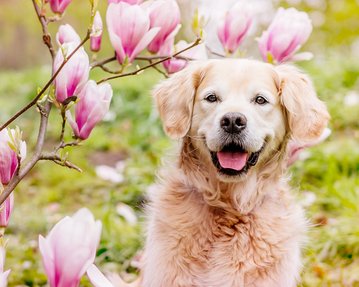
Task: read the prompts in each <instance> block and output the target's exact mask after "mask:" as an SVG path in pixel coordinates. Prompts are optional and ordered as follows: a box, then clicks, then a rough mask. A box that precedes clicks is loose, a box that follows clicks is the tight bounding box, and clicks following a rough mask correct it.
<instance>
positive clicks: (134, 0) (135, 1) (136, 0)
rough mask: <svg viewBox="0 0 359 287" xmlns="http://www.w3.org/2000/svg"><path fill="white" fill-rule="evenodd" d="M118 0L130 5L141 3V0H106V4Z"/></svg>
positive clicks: (117, 1) (117, 0)
mask: <svg viewBox="0 0 359 287" xmlns="http://www.w3.org/2000/svg"><path fill="white" fill-rule="evenodd" d="M119 2H126V3H128V4H130V5H135V4H141V3H142V2H143V0H108V4H110V3H119Z"/></svg>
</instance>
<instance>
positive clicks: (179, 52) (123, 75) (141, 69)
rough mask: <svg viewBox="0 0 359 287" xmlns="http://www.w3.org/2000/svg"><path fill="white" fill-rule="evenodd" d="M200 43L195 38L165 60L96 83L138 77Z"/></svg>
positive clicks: (199, 40) (198, 39)
mask: <svg viewBox="0 0 359 287" xmlns="http://www.w3.org/2000/svg"><path fill="white" fill-rule="evenodd" d="M200 43H201V39H200V38H197V39H196V41H194V42H193V43H192V44H191V45H189V46H188V47H186V48H184V49H182V50H180V51H178V52H177V53H174V54H173V55H171V56H168V57H165V58H163V59H161V60H158V61H156V62H153V63H152V64H148V65H147V66H144V67H142V68H138V69H136V70H135V71H132V72H129V73H125V74H120V75H116V76H112V77H108V78H104V79H102V80H100V81H98V82H97V84H101V83H103V82H106V81H109V80H113V79H117V78H122V77H128V76H134V75H138V74H139V73H140V72H142V71H144V70H146V69H148V68H151V67H153V66H155V65H158V64H160V63H162V62H164V61H167V60H170V59H172V58H174V57H176V56H177V55H179V54H181V53H183V52H185V51H187V50H189V49H191V48H193V47H195V46H197V45H199V44H200Z"/></svg>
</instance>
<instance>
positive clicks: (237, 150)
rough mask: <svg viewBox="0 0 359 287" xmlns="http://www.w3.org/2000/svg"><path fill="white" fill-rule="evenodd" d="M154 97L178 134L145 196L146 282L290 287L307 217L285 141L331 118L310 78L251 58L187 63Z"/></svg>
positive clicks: (148, 285)
mask: <svg viewBox="0 0 359 287" xmlns="http://www.w3.org/2000/svg"><path fill="white" fill-rule="evenodd" d="M154 98H155V101H156V103H157V107H158V110H159V114H160V117H161V120H162V122H163V125H164V130H165V132H166V133H167V134H168V135H169V136H170V137H171V138H174V139H179V140H180V142H181V147H180V149H179V152H178V157H177V161H176V162H174V163H172V164H170V165H167V166H165V167H164V168H163V170H162V172H161V173H160V180H159V183H158V185H157V186H156V188H155V190H154V191H153V192H152V193H151V194H150V204H149V208H148V217H149V218H148V221H149V222H148V231H147V241H146V246H145V251H144V260H143V267H142V282H141V285H142V286H144V287H179V286H181V287H191V286H198V287H227V286H228V287H230V286H236V287H241V286H245V287H254V286H256V287H291V286H295V285H296V283H297V281H298V280H299V273H300V270H301V247H302V246H303V242H304V240H305V232H306V228H307V221H306V219H305V216H304V213H303V210H302V208H301V206H300V205H299V204H298V203H297V202H296V201H295V199H294V197H293V196H292V195H291V193H290V188H289V186H288V176H287V168H286V166H287V164H286V161H287V157H288V155H287V152H286V147H287V143H288V141H290V140H291V139H293V140H296V141H297V142H303V143H306V142H311V141H314V140H316V139H317V138H318V137H319V136H320V135H321V133H322V131H323V129H324V128H325V127H326V125H327V122H328V119H329V115H328V112H327V109H326V107H325V105H324V104H323V102H321V101H320V100H319V99H318V98H317V96H316V93H315V91H314V88H313V86H312V83H311V81H310V79H309V78H308V76H306V75H305V74H303V73H302V72H300V71H299V70H298V69H296V68H294V67H292V66H289V65H279V66H273V65H270V64H267V63H263V62H259V61H254V60H233V59H226V60H210V61H205V62H198V63H192V64H190V65H189V66H188V67H187V68H185V69H184V70H183V71H181V72H178V73H176V74H175V75H173V76H172V77H170V78H169V79H167V80H165V81H164V82H162V83H160V84H159V85H158V87H157V88H155V90H154Z"/></svg>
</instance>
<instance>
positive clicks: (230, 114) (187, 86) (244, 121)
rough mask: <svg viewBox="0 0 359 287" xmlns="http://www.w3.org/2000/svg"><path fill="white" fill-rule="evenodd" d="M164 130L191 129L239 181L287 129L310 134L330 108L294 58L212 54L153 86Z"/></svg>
mask: <svg viewBox="0 0 359 287" xmlns="http://www.w3.org/2000/svg"><path fill="white" fill-rule="evenodd" d="M155 98H156V100H157V104H158V107H159V111H160V115H161V117H162V120H163V123H164V127H165V131H166V132H167V133H168V134H169V135H170V136H172V137H174V138H181V137H184V136H189V137H190V139H191V142H192V143H193V145H194V146H195V148H196V150H198V153H199V154H200V156H201V157H202V158H203V160H204V161H208V163H209V164H212V165H213V167H214V168H215V169H216V171H217V174H218V178H219V179H220V180H222V181H238V180H241V178H242V177H243V175H245V174H246V173H247V171H249V170H250V169H252V168H256V165H257V164H258V165H259V164H260V163H265V162H266V161H268V160H269V159H270V158H271V157H272V156H273V154H274V153H276V152H280V151H281V150H283V146H282V143H283V142H284V140H285V137H286V135H287V134H289V135H291V136H292V137H293V138H296V140H301V141H310V140H313V139H315V138H316V137H318V136H319V135H320V134H321V131H322V129H324V127H325V126H326V123H327V120H328V114H327V112H326V109H325V106H324V105H323V103H322V102H320V101H319V100H318V99H317V98H316V95H315V92H314V90H313V88H312V86H311V83H310V81H309V79H308V78H307V77H306V76H304V75H303V74H301V73H300V72H298V71H297V70H296V69H294V68H293V67H290V66H282V67H274V66H272V65H269V64H265V63H261V62H257V61H250V60H212V61H207V62H203V63H196V64H193V65H191V66H189V67H188V68H186V69H185V70H184V71H182V72H179V73H177V74H176V75H174V76H173V77H172V78H170V79H169V80H167V81H165V82H164V83H162V84H161V85H160V86H159V87H158V88H157V89H156V90H155Z"/></svg>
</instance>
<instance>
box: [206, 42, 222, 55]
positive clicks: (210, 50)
mask: <svg viewBox="0 0 359 287" xmlns="http://www.w3.org/2000/svg"><path fill="white" fill-rule="evenodd" d="M206 49H207V51H208V52H210V53H211V54H212V55H215V56H218V57H221V58H225V57H226V56H225V55H223V54H221V53H218V52H216V51H213V50H212V49H211V48H210V47H208V46H207V45H206Z"/></svg>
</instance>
